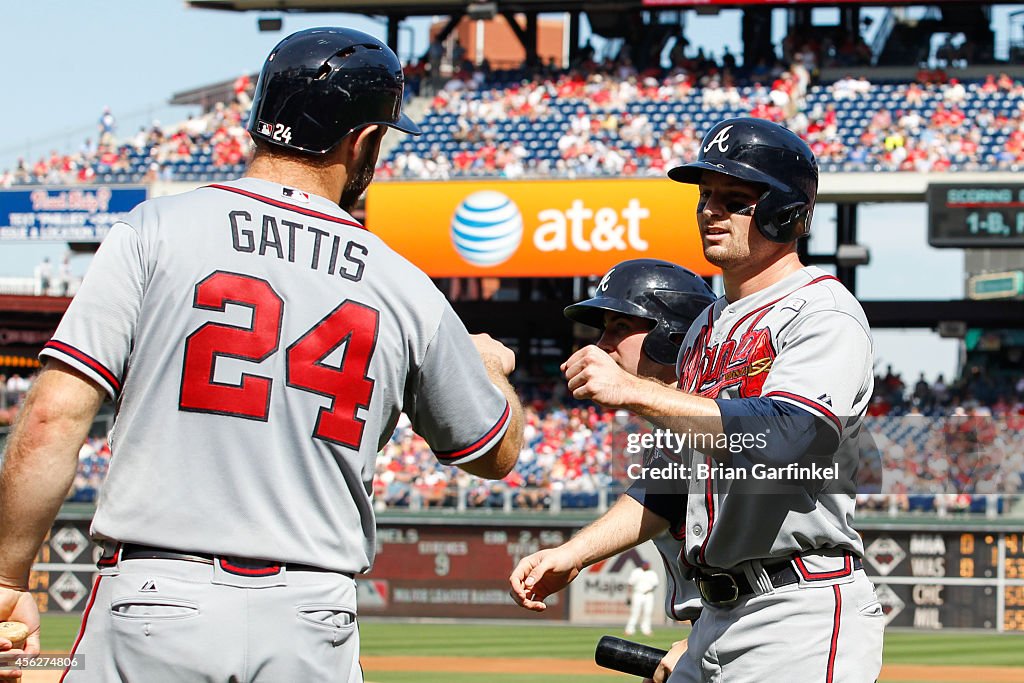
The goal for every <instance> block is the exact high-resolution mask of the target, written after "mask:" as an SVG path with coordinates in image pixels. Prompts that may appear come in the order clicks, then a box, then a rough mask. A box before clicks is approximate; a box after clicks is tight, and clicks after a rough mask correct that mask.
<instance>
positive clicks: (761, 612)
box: [513, 118, 884, 683]
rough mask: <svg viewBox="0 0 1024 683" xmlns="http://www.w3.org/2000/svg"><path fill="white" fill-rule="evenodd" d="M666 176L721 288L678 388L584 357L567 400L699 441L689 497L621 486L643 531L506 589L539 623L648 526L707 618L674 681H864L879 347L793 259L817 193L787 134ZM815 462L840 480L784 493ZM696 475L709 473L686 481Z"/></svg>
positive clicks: (741, 127) (832, 290)
mask: <svg viewBox="0 0 1024 683" xmlns="http://www.w3.org/2000/svg"><path fill="white" fill-rule="evenodd" d="M669 177H670V178H672V179H673V180H676V181H678V182H683V183H694V184H697V185H699V188H700V199H699V202H698V205H697V224H698V226H699V229H700V234H701V240H702V243H703V248H704V255H705V257H706V258H707V259H708V261H710V262H711V263H713V264H715V265H717V266H718V267H720V268H721V269H722V274H723V280H724V284H725V296H724V297H722V298H720V299H718V300H717V301H716V302H715V303H714V305H713V306H711V307H709V308H708V310H707V312H706V313H705V315H703V316H701V317H700V318H698V320H697V321H696V322H695V323H694V324H693V326H692V327H691V328H690V330H689V332H688V333H687V335H686V338H685V339H684V340H683V344H682V347H681V350H680V356H679V388H680V389H681V391H679V390H675V389H673V388H671V387H666V386H664V385H662V384H658V383H655V382H651V381H648V380H645V379H642V378H636V377H633V376H632V375H630V374H629V373H626V372H624V371H623V370H622V369H621V368H620V367H619V366H618V365H617V364H616V363H615V362H614V361H613V360H612V359H610V358H609V357H608V354H606V353H605V352H603V351H602V350H600V349H598V348H597V347H594V346H588V347H586V348H583V349H581V350H579V351H578V352H576V353H575V354H574V355H573V356H572V357H571V358H569V360H568V361H566V363H565V364H564V365H563V371H564V372H565V374H566V378H567V379H568V382H569V389H570V390H571V391H572V392H573V395H574V396H575V397H576V398H589V399H593V400H595V401H597V402H598V403H600V404H602V405H605V406H608V407H612V408H625V409H628V410H631V411H633V412H635V413H637V414H638V415H643V416H645V417H646V418H647V419H648V420H650V421H652V422H654V423H656V424H658V425H659V426H660V427H662V428H664V429H668V430H671V432H672V433H673V434H675V435H677V436H682V435H693V434H698V435H700V436H701V438H702V442H703V443H704V444H705V445H704V446H703V448H701V449H698V450H695V451H693V452H692V453H691V458H692V460H691V461H690V464H691V465H692V466H693V467H692V468H691V472H690V475H689V476H688V477H686V478H681V479H680V480H679V482H678V484H679V486H680V487H681V489H682V490H683V491H684V492H685V494H686V495H684V496H680V497H678V498H677V500H676V501H674V502H673V501H672V498H673V497H672V496H664V495H658V496H650V497H648V496H645V495H644V489H637V488H636V487H634V488H631V489H630V492H629V493H630V496H634V497H636V498H637V499H638V502H640V503H641V504H642V505H643V506H644V507H645V508H647V509H649V510H652V511H653V512H655V513H656V514H655V515H654V516H653V517H644V518H643V519H645V520H648V523H646V524H637V523H633V524H623V525H608V526H605V527H604V528H603V529H598V532H599V533H591V534H590V536H589V542H588V544H587V545H586V546H585V547H584V546H582V545H579V544H577V545H574V546H573V548H574V549H575V551H576V552H575V553H560V554H559V555H558V556H557V557H553V558H550V559H549V561H548V562H546V563H545V564H544V565H543V566H542V567H537V568H535V569H533V570H532V571H530V572H529V573H528V574H526V575H525V576H524V577H523V579H522V581H521V582H520V583H519V584H518V585H517V583H516V582H515V581H514V582H513V592H514V593H516V595H517V601H520V603H521V604H523V606H524V607H527V608H528V609H535V610H539V609H543V607H544V605H543V600H544V598H545V597H546V596H547V595H549V594H550V593H551V592H554V590H559V589H560V587H563V586H564V585H565V583H567V581H566V580H565V578H564V577H565V576H567V575H568V576H572V575H574V572H578V571H579V569H580V568H582V567H584V566H587V565H589V564H591V563H592V562H593V561H595V560H594V559H593V558H595V557H602V556H607V555H606V553H608V552H612V551H614V549H617V548H620V547H621V546H622V545H624V544H627V543H628V544H632V543H634V542H638V541H640V540H643V539H644V538H648V537H650V536H651V535H653V534H654V533H656V532H658V531H660V530H661V529H662V528H664V527H660V528H659V527H658V526H657V525H655V524H653V523H650V520H651V519H654V520H657V519H658V518H659V517H660V518H663V520H664V521H665V522H667V524H666V526H670V527H671V528H672V529H673V531H675V533H676V534H677V535H678V536H679V537H680V538H681V539H682V540H683V542H684V548H683V553H682V555H681V557H680V559H681V561H682V562H683V563H685V565H686V566H687V567H688V568H689V572H690V575H691V576H692V577H693V578H694V580H695V581H696V582H697V586H698V588H699V590H700V593H701V596H702V601H703V604H704V609H703V611H702V613H701V616H700V618H699V619H698V620H697V621H696V623H695V624H694V628H693V631H692V632H691V634H690V637H689V647H688V649H687V651H686V653H685V654H684V655H683V656H682V658H681V659H680V660H679V661H678V663H677V664H676V665H675V667H674V669H673V671H672V675H671V677H670V678H669V681H670V682H671V683H690V682H694V681H704V682H707V683H710V682H711V681H715V682H716V683H755V682H757V683H775V682H777V683H790V682H791V681H794V680H796V681H801V682H805V681H822V682H823V683H840V682H846V683H866V682H869V681H873V680H875V678H876V677H877V675H878V672H879V670H880V669H881V660H882V631H883V625H884V617H883V615H882V609H881V606H880V605H879V603H878V600H877V598H876V596H875V592H874V587H873V586H872V584H871V582H870V581H869V580H868V579H867V577H866V576H865V574H864V571H863V568H862V564H861V557H862V555H863V546H862V543H861V540H860V537H859V535H858V534H857V532H856V531H855V530H854V529H853V528H852V527H851V526H850V523H851V520H852V518H853V512H854V500H855V487H854V485H853V477H854V473H855V470H856V466H857V462H856V445H857V441H858V439H860V438H861V429H862V427H861V418H862V417H863V415H864V413H865V411H866V408H867V405H868V402H869V400H870V398H871V390H872V383H873V375H872V348H871V346H872V344H871V336H870V331H869V328H868V325H867V321H866V318H865V316H864V313H863V310H862V309H861V307H860V304H859V303H858V302H857V301H856V299H855V298H854V297H853V296H852V295H851V294H850V293H849V292H848V291H847V290H846V289H845V288H844V287H842V285H841V284H840V283H839V282H838V281H837V280H836V278H834V277H832V276H831V275H828V274H827V273H825V272H824V271H822V270H820V269H818V268H814V267H804V266H803V265H802V264H801V263H800V261H799V258H798V256H797V251H796V240H797V239H799V238H800V237H802V236H805V235H806V234H807V232H808V230H809V229H810V224H811V213H812V210H813V208H814V201H815V197H816V194H817V186H818V169H817V164H816V162H815V160H814V156H813V154H812V153H811V151H810V149H809V148H808V147H807V145H806V144H805V143H804V142H803V141H802V140H801V139H800V138H799V137H798V136H796V135H795V134H793V133H792V132H790V131H788V130H786V129H785V128H783V127H781V126H778V125H776V124H773V123H769V122H767V121H763V120H759V119H750V118H737V119H729V120H725V121H722V122H720V123H719V124H718V125H716V126H715V127H714V128H712V129H711V131H710V132H709V133H708V134H707V136H706V137H705V138H704V140H703V142H702V145H701V149H700V153H699V155H698V158H697V160H696V161H695V162H693V163H691V164H687V165H685V166H681V167H679V168H675V169H672V170H671V171H670V172H669ZM755 431H756V432H758V433H757V434H755V433H754V432H755ZM758 434H760V435H763V438H760V439H759V438H756V437H757V436H758ZM748 437H750V438H748ZM709 441H710V443H711V445H710V446H708V445H707V443H709ZM731 444H740V446H739V448H738V449H733V448H732V446H731ZM821 458H824V459H825V460H826V461H829V462H832V465H830V467H833V466H834V467H833V468H832V469H824V468H822V469H820V470H818V471H819V472H820V473H823V474H825V475H827V476H831V477H832V479H831V480H827V481H825V482H819V481H817V480H816V479H815V477H814V476H813V475H808V474H804V475H803V476H802V477H792V480H791V481H789V482H787V481H786V480H785V479H786V477H787V476H790V475H788V474H787V473H792V472H800V471H806V472H810V471H812V469H813V468H812V467H810V466H809V465H808V464H807V463H811V464H813V463H814V461H815V460H816V459H821ZM698 465H699V466H702V467H703V468H704V469H703V472H704V474H703V475H700V476H694V474H693V472H694V471H696V470H697V466H698ZM794 465H799V466H800V467H796V468H794V467H793V466H794ZM801 468H803V469H801ZM758 473H760V474H758ZM766 473H767V474H766ZM773 477H774V479H773ZM652 527H653V528H652ZM567 545H568V544H567ZM514 578H515V577H514Z"/></svg>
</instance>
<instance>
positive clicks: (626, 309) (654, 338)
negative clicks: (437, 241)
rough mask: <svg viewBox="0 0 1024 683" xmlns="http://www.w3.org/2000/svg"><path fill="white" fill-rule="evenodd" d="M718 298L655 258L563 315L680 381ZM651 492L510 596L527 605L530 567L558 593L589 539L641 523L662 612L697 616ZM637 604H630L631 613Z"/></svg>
mask: <svg viewBox="0 0 1024 683" xmlns="http://www.w3.org/2000/svg"><path fill="white" fill-rule="evenodd" d="M714 300H715V295H714V292H712V291H711V288H710V287H708V286H707V284H706V283H705V282H704V280H702V279H701V278H700V277H699V276H697V275H696V274H694V273H692V272H691V271H689V270H687V269H686V268H683V267H681V266H677V265H675V264H674V263H669V262H668V261H660V260H657V259H634V260H630V261H623V262H622V263H619V264H617V265H615V266H614V267H612V268H611V269H610V270H609V271H608V272H607V273H606V274H605V276H604V277H603V278H602V279H601V282H600V283H599V284H598V286H597V291H596V292H595V294H594V296H593V297H592V298H590V299H587V300H585V301H581V302H579V303H575V304H572V305H571V306H568V307H567V308H566V309H565V315H566V317H567V318H570V319H571V320H574V321H576V322H578V323H581V324H584V325H588V326H590V327H596V328H599V329H601V330H602V334H601V338H600V339H599V340H598V341H597V347H598V348H599V349H601V350H603V351H605V352H606V353H608V355H609V357H610V358H611V359H612V360H614V361H615V362H616V363H618V364H619V365H620V366H621V367H622V368H623V369H624V370H626V371H627V372H629V373H630V374H633V375H637V376H639V377H649V378H651V379H654V380H657V381H659V382H663V383H665V384H669V383H671V384H675V382H676V367H675V366H676V357H677V356H678V355H679V345H680V344H681V343H682V340H683V337H684V336H685V334H686V331H687V330H688V329H689V328H690V325H691V324H692V323H693V321H694V320H695V319H696V318H697V317H698V316H699V315H700V314H701V313H703V312H704V311H705V309H707V307H708V306H709V305H711V303H712V302H714ZM644 462H645V464H646V465H647V466H648V467H650V468H660V467H662V466H663V465H664V464H665V463H666V462H668V460H666V458H665V456H664V455H663V454H662V453H661V452H660V451H658V450H657V449H652V450H650V451H648V452H646V453H645V454H644ZM643 486H644V484H643V482H641V481H638V482H636V484H635V485H634V488H641V487H643ZM653 495H665V494H653V493H651V494H646V496H645V494H643V493H639V492H637V491H631V492H630V495H627V496H622V497H620V498H619V499H618V500H617V501H616V502H615V504H614V505H613V506H612V507H611V509H609V510H608V512H606V513H605V514H604V515H602V516H601V518H600V519H598V520H596V521H595V522H594V523H593V524H591V525H590V526H588V527H587V528H586V529H584V530H583V531H581V532H580V533H579V534H577V535H576V536H574V537H573V538H572V539H570V540H569V541H567V542H566V543H565V544H563V545H562V546H560V547H558V548H551V549H546V550H541V551H539V552H537V553H534V554H532V555H529V556H527V557H525V558H523V559H522V560H521V561H520V563H519V564H518V565H517V566H516V568H515V569H514V570H513V572H512V575H511V576H510V577H509V581H510V583H511V585H512V590H511V595H512V597H513V599H514V600H515V601H516V602H517V603H519V604H520V605H523V604H524V600H525V596H524V595H523V581H524V580H525V579H526V578H527V576H529V575H530V574H531V573H533V572H536V573H537V575H544V582H545V585H544V588H546V589H547V590H546V593H545V594H550V593H553V592H555V591H557V590H561V589H562V588H564V587H565V586H566V585H568V583H569V582H570V581H571V580H572V579H573V578H575V576H576V575H577V574H578V573H579V571H580V570H581V569H582V565H579V566H577V564H576V561H575V558H576V557H577V556H578V555H580V554H581V553H583V552H585V550H584V548H585V547H586V546H587V545H589V544H590V543H591V540H592V539H593V542H602V543H603V544H604V545H605V546H607V537H606V536H607V531H606V530H607V529H615V528H625V529H630V528H633V527H639V528H643V529H645V530H647V531H646V532H644V533H643V539H642V540H647V539H648V538H650V539H651V540H652V541H653V543H654V546H655V547H656V548H657V550H658V554H659V555H660V556H661V559H662V563H663V565H664V568H665V575H666V577H667V579H668V585H667V586H666V591H665V613H666V614H667V615H668V616H669V618H671V619H673V620H676V621H692V620H693V619H696V618H697V617H698V616H699V615H700V610H701V602H700V594H699V593H697V589H696V585H695V584H694V582H693V581H691V580H690V579H689V578H687V577H686V576H684V572H683V570H682V567H681V565H680V563H679V560H678V558H679V554H680V551H681V550H682V547H683V545H682V542H681V541H680V540H679V539H678V538H677V537H676V536H674V535H673V534H671V533H669V531H667V527H668V521H667V520H666V519H665V518H664V517H661V516H660V515H658V514H657V513H656V512H653V511H652V510H650V509H648V507H645V506H644V505H642V504H641V503H640V502H638V501H639V500H644V498H645V497H646V498H647V499H648V500H650V499H651V498H652V496H653ZM658 531H661V533H657V532H658ZM619 538H620V539H621V540H622V543H621V544H620V545H617V546H615V547H610V548H607V553H606V554H604V555H602V556H601V557H595V558H594V559H593V560H592V561H591V562H588V564H592V563H593V562H596V561H598V560H600V559H604V558H605V557H608V556H611V555H614V554H617V553H619V552H622V551H624V550H628V549H629V548H631V547H633V545H636V543H639V542H640V540H636V537H635V536H634V540H635V542H630V541H629V539H630V535H629V534H627V533H623V534H621V536H619ZM567 558H568V565H569V567H570V568H569V570H568V571H558V572H555V573H550V574H548V573H547V565H550V566H551V567H552V568H555V567H560V566H561V565H563V564H566V559H567ZM638 607H639V606H638V605H635V604H634V605H633V609H634V610H635V609H637V608H638ZM631 619H632V617H631ZM628 631H629V629H628V628H627V632H628ZM685 650H686V641H681V642H680V643H677V644H676V645H675V646H673V648H672V650H671V651H670V652H669V653H668V654H667V655H666V656H665V658H664V660H663V662H662V665H661V667H660V668H659V671H658V672H657V673H656V674H655V676H654V680H655V681H656V683H664V680H665V679H666V678H667V677H668V674H669V673H670V672H671V670H672V665H674V664H675V662H676V660H677V659H678V658H679V657H680V655H681V654H682V653H683V652H684V651H685Z"/></svg>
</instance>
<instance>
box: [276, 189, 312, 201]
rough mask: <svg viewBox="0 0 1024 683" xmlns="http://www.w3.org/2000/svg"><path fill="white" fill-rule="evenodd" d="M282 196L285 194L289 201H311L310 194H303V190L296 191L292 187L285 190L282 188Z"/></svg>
mask: <svg viewBox="0 0 1024 683" xmlns="http://www.w3.org/2000/svg"><path fill="white" fill-rule="evenodd" d="M281 194H283V195H284V196H285V197H288V198H289V199H294V200H296V201H300V202H308V201H309V193H308V192H303V191H302V190H295V189H292V188H290V187H284V188H281Z"/></svg>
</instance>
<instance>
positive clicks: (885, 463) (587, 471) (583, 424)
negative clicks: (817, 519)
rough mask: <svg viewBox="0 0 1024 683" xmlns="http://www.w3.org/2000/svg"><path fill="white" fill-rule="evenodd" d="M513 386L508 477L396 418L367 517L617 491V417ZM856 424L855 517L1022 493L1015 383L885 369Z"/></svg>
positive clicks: (9, 399)
mask: <svg viewBox="0 0 1024 683" xmlns="http://www.w3.org/2000/svg"><path fill="white" fill-rule="evenodd" d="M31 380H32V377H23V376H20V375H17V374H12V375H11V376H10V377H3V376H0V386H2V387H4V388H5V392H4V393H3V401H2V402H0V425H3V424H9V423H10V422H12V421H13V419H14V417H15V414H16V412H17V406H18V404H19V403H20V401H21V400H22V398H23V397H24V394H25V392H26V391H27V390H28V387H29V386H30V385H31ZM523 386H524V387H525V390H524V396H523V398H524V407H525V410H526V426H525V434H526V439H525V446H524V450H523V452H522V453H521V456H520V459H519V464H518V466H517V467H516V469H515V470H514V471H513V472H512V473H511V474H510V475H509V476H508V477H506V478H505V479H504V480H501V481H486V480H481V479H478V478H476V477H472V476H470V475H468V474H466V473H465V472H463V471H461V470H459V469H457V468H453V467H446V466H443V465H441V464H439V463H438V461H437V460H436V459H435V457H434V455H433V453H432V452H431V451H430V449H429V448H428V447H427V445H426V443H425V442H424V441H423V439H421V438H420V437H419V436H417V435H416V434H415V433H414V432H413V431H412V430H411V428H410V426H409V423H408V421H407V420H406V419H405V418H404V416H403V418H402V421H401V422H400V423H399V425H398V427H397V428H396V430H395V433H394V435H393V436H392V438H391V440H390V441H389V442H388V444H387V445H386V446H385V447H384V449H383V450H382V451H381V453H380V455H379V457H378V459H377V465H376V474H375V477H374V496H375V504H376V505H377V506H378V508H380V509H386V508H413V509H422V508H435V507H455V506H459V507H465V508H496V509H506V510H507V509H512V508H518V509H556V510H557V509H564V508H574V507H575V508H595V507H599V506H600V505H604V504H607V503H608V502H610V501H611V500H612V499H613V497H614V496H615V495H618V494H619V493H621V491H622V490H623V488H624V484H627V483H628V482H626V481H625V480H624V477H623V476H622V472H623V468H622V462H621V461H616V460H615V458H616V456H617V455H618V456H621V450H622V449H621V446H620V445H618V444H620V443H621V442H616V441H615V436H616V434H619V435H621V433H622V432H621V425H622V424H623V420H621V419H619V418H622V417H623V416H620V415H616V414H615V413H613V412H608V411H603V410H601V409H599V408H597V407H596V406H595V405H593V404H591V403H589V402H580V401H575V400H573V399H572V398H571V397H566V396H565V395H564V394H563V393H561V392H560V391H559V387H558V385H557V384H548V385H540V386H539V385H533V384H528V385H523ZM866 425H867V432H868V433H870V435H871V437H872V439H873V442H874V447H875V448H876V449H877V453H880V454H881V458H880V459H878V458H877V456H876V457H874V458H871V457H868V456H867V455H866V456H865V457H864V458H863V462H864V463H866V465H865V466H866V467H868V468H872V467H873V468H875V469H876V470H877V471H876V472H874V479H873V480H871V483H873V484H874V486H866V487H865V488H864V490H863V491H861V493H860V495H859V496H858V499H859V504H860V506H861V507H863V508H864V509H874V510H886V511H890V512H900V511H903V512H906V511H913V510H936V511H938V512H939V513H940V514H942V513H945V512H946V511H950V510H952V511H957V510H972V511H975V512H980V511H984V510H985V505H986V497H987V496H993V495H995V496H1004V495H1005V496H1014V495H1017V496H1019V495H1020V494H1021V493H1024V474H1022V473H1024V375H1021V376H1018V377H1016V378H1013V379H1010V378H1006V377H1002V376H998V377H993V376H991V375H989V374H988V373H986V372H985V371H984V370H983V369H980V368H972V369H971V370H970V371H968V372H967V373H965V374H964V376H963V377H961V378H960V379H958V380H956V381H951V382H947V381H945V379H944V378H943V377H942V376H941V375H940V376H939V377H938V378H937V379H936V380H935V381H934V382H927V381H926V380H925V379H924V377H923V376H922V377H921V378H919V379H918V380H917V381H916V382H914V383H913V384H912V385H911V384H910V383H907V382H904V380H903V379H902V377H901V376H900V375H899V374H898V373H895V372H894V371H893V370H892V368H889V369H888V370H887V371H886V372H885V373H884V374H883V373H880V374H879V375H878V376H876V378H875V395H874V399H873V401H872V404H871V407H870V409H869V411H868V418H867V422H866ZM79 458H80V459H79V468H78V475H77V476H76V478H75V482H74V486H73V488H72V490H71V492H70V493H69V498H70V499H71V500H76V501H91V500H93V499H94V498H95V495H96V494H97V492H98V491H99V488H100V485H101V483H102V480H103V477H104V475H105V474H106V470H107V465H108V462H109V459H110V447H109V445H108V443H107V440H106V438H90V439H89V440H88V441H87V442H86V443H85V444H84V445H83V447H82V450H81V453H80V455H79ZM869 479H870V477H869ZM878 484H881V490H878V488H877V485H878ZM1007 500H1010V499H1007ZM1000 505H1002V503H1000Z"/></svg>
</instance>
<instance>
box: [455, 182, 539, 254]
mask: <svg viewBox="0 0 1024 683" xmlns="http://www.w3.org/2000/svg"><path fill="white" fill-rule="evenodd" d="M522 240H523V216H522V214H521V213H520V212H519V207H518V206H516V205H515V203H514V202H513V201H512V200H511V199H509V198H508V197H506V196H505V195H503V194H502V193H500V192H495V191H493V190H483V191H481V192H474V193H473V194H471V195H469V196H468V197H466V198H465V199H464V200H462V203H461V204H459V208H457V209H456V210H455V215H454V216H453V217H452V244H453V245H454V246H455V250H456V251H457V252H459V256H461V257H462V258H464V259H465V260H466V261H468V262H469V263H472V264H473V265H474V266H484V267H486V266H496V265H498V264H499V263H503V262H505V261H507V260H508V259H509V258H510V257H511V256H512V254H514V253H515V252H516V249H518V248H519V244H520V242H522Z"/></svg>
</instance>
